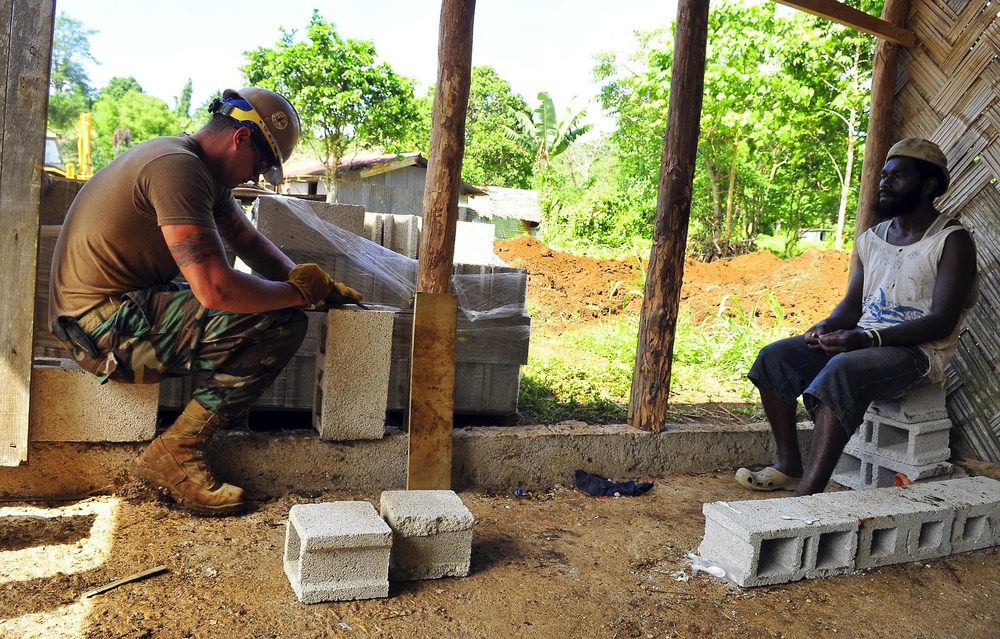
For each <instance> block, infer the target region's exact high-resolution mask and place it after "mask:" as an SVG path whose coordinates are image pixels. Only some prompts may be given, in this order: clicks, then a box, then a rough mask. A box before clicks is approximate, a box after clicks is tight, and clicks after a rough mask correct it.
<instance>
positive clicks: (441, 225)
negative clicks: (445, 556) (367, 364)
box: [406, 0, 476, 490]
mask: <svg viewBox="0 0 1000 639" xmlns="http://www.w3.org/2000/svg"><path fill="white" fill-rule="evenodd" d="M475 11H476V2H475V0H444V1H443V2H442V3H441V23H440V27H439V34H438V76H437V88H436V90H435V93H434V108H433V113H432V117H431V146H430V152H429V153H428V158H427V179H426V183H425V187H424V204H423V218H424V220H423V229H422V231H421V233H420V261H419V264H418V266H417V296H416V300H415V303H414V307H413V339H412V341H411V343H410V348H411V352H410V402H409V410H408V411H407V425H408V429H409V451H408V454H407V474H406V487H407V489H409V490H422V489H424V490H431V489H437V490H444V489H449V488H451V460H452V429H453V426H454V417H455V326H456V323H457V312H458V299H457V297H456V296H454V295H451V294H450V290H451V273H452V262H453V260H454V256H455V226H456V224H457V222H458V192H459V188H460V186H461V184H462V156H463V155H464V153H465V117H466V111H467V109H468V106H469V86H470V84H471V83H472V27H473V18H474V17H475Z"/></svg>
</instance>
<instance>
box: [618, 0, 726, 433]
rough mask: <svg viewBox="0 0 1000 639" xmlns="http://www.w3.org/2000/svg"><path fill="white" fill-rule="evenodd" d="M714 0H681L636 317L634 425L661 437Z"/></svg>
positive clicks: (631, 414) (631, 410)
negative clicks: (647, 253) (641, 295)
mask: <svg viewBox="0 0 1000 639" xmlns="http://www.w3.org/2000/svg"><path fill="white" fill-rule="evenodd" d="M708 8H709V0H680V2H678V4H677V33H676V35H675V38H674V42H675V49H674V61H673V69H672V71H671V79H670V108H669V111H668V113H667V131H666V134H665V135H664V142H663V158H662V159H661V161H660V185H659V192H658V194H657V198H656V221H655V223H654V226H653V249H652V251H651V254H650V258H649V266H648V271H647V276H646V288H645V291H644V299H643V302H642V314H641V317H640V319H639V345H638V348H637V350H636V356H635V370H634V372H633V375H632V395H631V399H630V402H629V423H630V424H631V425H632V426H634V427H636V428H641V429H644V430H652V431H654V432H659V431H660V430H662V429H663V426H664V419H665V417H666V414H667V409H668V407H669V396H670V392H669V391H670V364H671V359H672V357H673V351H674V333H675V329H676V328H677V311H678V308H679V306H680V294H681V282H682V281H683V279H684V250H685V247H686V245H687V233H688V223H689V221H690V217H691V187H692V183H693V181H694V167H695V161H696V159H697V157H696V154H697V151H698V136H699V134H700V132H701V105H702V99H703V94H704V88H705V53H706V47H707V42H708Z"/></svg>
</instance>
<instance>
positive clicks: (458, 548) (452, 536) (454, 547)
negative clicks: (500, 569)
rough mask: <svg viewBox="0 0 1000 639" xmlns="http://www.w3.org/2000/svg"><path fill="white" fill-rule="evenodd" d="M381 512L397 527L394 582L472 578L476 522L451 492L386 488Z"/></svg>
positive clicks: (394, 533)
mask: <svg viewBox="0 0 1000 639" xmlns="http://www.w3.org/2000/svg"><path fill="white" fill-rule="evenodd" d="M379 513H380V514H381V515H382V517H383V519H385V521H386V523H388V524H389V527H390V528H391V529H392V553H391V556H390V563H389V578H390V579H391V580H393V581H413V580H417V579H438V578H440V577H464V576H466V575H468V574H469V561H470V558H471V556H472V524H473V521H474V518H473V516H472V513H471V512H469V509H468V508H466V506H465V504H463V503H462V500H461V499H460V498H459V497H458V495H456V494H455V493H454V492H453V491H451V490H387V491H385V492H383V493H382V498H381V501H380V505H379Z"/></svg>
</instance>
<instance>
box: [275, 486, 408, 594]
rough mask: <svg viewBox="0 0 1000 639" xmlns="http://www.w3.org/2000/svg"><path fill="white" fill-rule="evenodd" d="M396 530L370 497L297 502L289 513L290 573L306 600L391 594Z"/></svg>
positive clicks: (287, 567)
mask: <svg viewBox="0 0 1000 639" xmlns="http://www.w3.org/2000/svg"><path fill="white" fill-rule="evenodd" d="M391 546H392V530H390V529H389V526H388V525H386V523H385V521H383V520H382V518H381V517H380V516H379V514H378V512H377V511H376V510H375V507H374V506H372V505H371V504H369V503H368V502H365V501H335V502H328V503H321V504H297V505H295V506H292V508H291V510H290V511H289V513H288V525H287V528H286V532H285V555H284V566H285V575H286V576H287V577H288V580H289V582H290V583H291V585H292V589H293V590H294V591H295V595H296V596H297V597H298V599H299V601H301V602H302V603H307V604H312V603H320V602H323V601H348V600H354V599H375V598H379V597H388V596H389V552H390V549H391Z"/></svg>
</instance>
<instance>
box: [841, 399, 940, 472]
mask: <svg viewBox="0 0 1000 639" xmlns="http://www.w3.org/2000/svg"><path fill="white" fill-rule="evenodd" d="M950 433H951V420H950V419H948V418H947V417H946V418H944V419H933V420H929V421H922V422H901V421H898V420H896V419H892V418H890V417H885V416H881V415H877V414H874V413H872V412H871V411H869V412H868V413H866V414H865V421H864V422H862V424H861V426H860V427H859V428H858V431H857V432H856V433H854V436H853V437H851V440H850V442H849V444H850V445H851V446H852V447H853V448H854V449H856V450H863V451H868V452H870V453H873V454H877V455H879V456H881V457H883V458H885V459H889V460H893V461H898V462H902V463H904V464H908V465H910V466H926V465H928V464H934V463H937V462H941V461H947V460H948V459H949V458H950V457H951V442H950Z"/></svg>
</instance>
